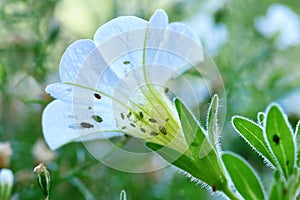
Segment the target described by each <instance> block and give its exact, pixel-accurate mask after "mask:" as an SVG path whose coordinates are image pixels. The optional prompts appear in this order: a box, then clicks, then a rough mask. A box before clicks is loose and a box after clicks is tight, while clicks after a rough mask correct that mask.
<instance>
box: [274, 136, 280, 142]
mask: <svg viewBox="0 0 300 200" xmlns="http://www.w3.org/2000/svg"><path fill="white" fill-rule="evenodd" d="M279 141H280V138H279V137H278V135H273V142H275V143H276V144H279Z"/></svg>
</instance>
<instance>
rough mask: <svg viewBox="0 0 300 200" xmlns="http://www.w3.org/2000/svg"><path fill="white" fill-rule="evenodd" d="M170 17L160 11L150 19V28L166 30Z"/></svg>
mask: <svg viewBox="0 0 300 200" xmlns="http://www.w3.org/2000/svg"><path fill="white" fill-rule="evenodd" d="M168 22H169V20H168V15H167V14H166V13H165V11H163V10H162V9H158V10H156V11H155V13H154V14H153V15H152V17H151V18H150V25H149V27H150V28H166V27H167V26H168Z"/></svg>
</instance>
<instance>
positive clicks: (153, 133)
mask: <svg viewBox="0 0 300 200" xmlns="http://www.w3.org/2000/svg"><path fill="white" fill-rule="evenodd" d="M150 135H151V136H157V135H158V133H156V132H155V131H151V132H150Z"/></svg>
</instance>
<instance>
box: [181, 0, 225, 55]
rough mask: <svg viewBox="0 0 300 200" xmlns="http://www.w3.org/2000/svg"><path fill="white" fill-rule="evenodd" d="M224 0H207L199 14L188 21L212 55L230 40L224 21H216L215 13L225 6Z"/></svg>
mask: <svg viewBox="0 0 300 200" xmlns="http://www.w3.org/2000/svg"><path fill="white" fill-rule="evenodd" d="M225 3H226V1H224V0H221V1H220V0H212V1H206V2H205V3H204V4H203V6H201V9H200V10H199V12H198V13H197V14H195V15H194V17H192V18H191V19H190V20H188V21H187V22H186V23H187V24H188V26H189V27H191V29H192V30H193V31H194V32H195V33H196V34H197V36H199V37H200V40H201V42H202V45H203V46H204V48H205V50H206V51H207V52H208V53H209V55H211V56H216V55H217V54H218V52H219V49H220V48H221V47H222V46H223V45H224V44H225V43H226V42H227V40H228V35H229V32H228V29H227V27H226V25H225V24H223V23H216V22H215V19H214V14H215V12H217V11H218V10H220V9H222V7H224V6H225Z"/></svg>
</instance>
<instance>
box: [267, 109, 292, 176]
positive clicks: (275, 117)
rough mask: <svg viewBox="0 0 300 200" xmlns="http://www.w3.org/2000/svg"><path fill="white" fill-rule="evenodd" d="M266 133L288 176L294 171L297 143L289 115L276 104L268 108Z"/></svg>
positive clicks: (281, 166) (284, 172)
mask: <svg viewBox="0 0 300 200" xmlns="http://www.w3.org/2000/svg"><path fill="white" fill-rule="evenodd" d="M265 133H266V138H267V141H268V143H269V145H270V148H271V151H272V152H273V153H274V155H275V157H276V158H277V160H278V162H279V165H280V168H281V170H282V172H283V174H284V175H285V177H286V178H287V177H288V176H289V175H291V174H292V173H293V169H294V165H295V144H294V140H293V133H292V130H291V128H290V126H289V122H288V120H287V117H286V116H285V115H284V114H283V112H282V111H281V110H280V108H279V107H278V106H277V105H275V104H273V105H271V107H270V108H269V109H268V112H267V116H266V124H265Z"/></svg>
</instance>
